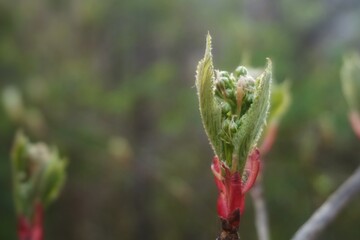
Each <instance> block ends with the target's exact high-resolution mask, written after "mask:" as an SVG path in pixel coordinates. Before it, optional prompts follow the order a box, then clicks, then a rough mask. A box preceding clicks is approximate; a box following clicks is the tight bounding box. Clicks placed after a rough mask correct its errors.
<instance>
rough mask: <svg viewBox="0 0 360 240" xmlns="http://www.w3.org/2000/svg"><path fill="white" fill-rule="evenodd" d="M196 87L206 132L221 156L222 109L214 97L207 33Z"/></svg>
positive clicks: (212, 69)
mask: <svg viewBox="0 0 360 240" xmlns="http://www.w3.org/2000/svg"><path fill="white" fill-rule="evenodd" d="M196 88H197V92H198V97H199V103H200V114H201V118H202V122H203V125H204V128H205V131H206V134H207V136H208V138H209V140H210V144H211V145H212V147H213V150H214V152H215V154H216V155H217V156H219V158H223V157H224V156H222V155H223V154H222V153H223V151H222V148H223V147H222V141H221V139H220V137H219V131H220V129H221V109H220V107H219V106H218V104H217V103H216V101H215V97H214V67H213V61H212V55H211V36H210V34H208V35H207V38H206V50H205V56H204V58H203V59H202V60H201V61H200V62H199V64H198V66H197V71H196Z"/></svg>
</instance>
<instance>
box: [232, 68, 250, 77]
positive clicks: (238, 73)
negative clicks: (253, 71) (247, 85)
mask: <svg viewBox="0 0 360 240" xmlns="http://www.w3.org/2000/svg"><path fill="white" fill-rule="evenodd" d="M235 74H236V76H237V77H240V76H246V75H247V74H248V71H247V69H246V67H244V66H239V67H237V68H236V70H235Z"/></svg>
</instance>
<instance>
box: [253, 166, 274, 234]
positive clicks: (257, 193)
mask: <svg viewBox="0 0 360 240" xmlns="http://www.w3.org/2000/svg"><path fill="white" fill-rule="evenodd" d="M250 193H251V197H252V200H253V204H254V212H255V226H256V231H257V234H258V238H259V240H269V239H270V234H269V222H268V214H267V208H266V203H265V199H264V196H263V185H262V174H261V172H260V174H259V176H258V179H257V181H256V183H255V185H254V186H253V188H252V189H251V191H250Z"/></svg>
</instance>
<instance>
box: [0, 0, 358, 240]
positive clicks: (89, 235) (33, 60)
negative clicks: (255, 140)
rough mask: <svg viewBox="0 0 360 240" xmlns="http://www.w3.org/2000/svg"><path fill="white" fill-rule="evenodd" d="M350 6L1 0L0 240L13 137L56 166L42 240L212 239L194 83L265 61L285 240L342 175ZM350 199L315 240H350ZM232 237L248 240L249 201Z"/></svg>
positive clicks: (352, 157) (211, 189)
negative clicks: (43, 152)
mask: <svg viewBox="0 0 360 240" xmlns="http://www.w3.org/2000/svg"><path fill="white" fill-rule="evenodd" d="M359 29H360V1H358V0H318V1H313V0H304V1H290V0H278V1H277V0H256V1H253V0H244V1H239V0H238V1H234V0H199V1H193V0H176V1H175V0H174V1H169V0H152V1H146V0H131V1H126V0H106V1H105V0H104V1H98V0H72V1H70V0H65V1H60V0H32V1H25V0H8V1H6V0H2V1H0V93H1V104H0V239H1V240H11V239H15V216H14V206H13V203H12V199H11V181H10V177H11V176H10V159H9V151H10V148H11V145H12V141H13V137H14V134H15V132H16V130H17V129H19V128H21V129H23V130H24V131H25V132H26V133H27V134H28V135H29V136H30V137H31V139H32V140H33V141H46V142H48V143H50V144H52V145H56V146H58V148H59V150H60V152H61V154H62V155H64V156H67V158H68V159H69V166H68V179H67V183H66V186H65V188H64V191H63V192H62V195H61V196H60V198H59V199H58V201H56V202H55V203H54V204H53V205H51V206H50V208H49V209H48V211H47V214H46V234H45V235H46V239H51V240H63V239H67V240H75V239H76V240H102V239H106V240H111V239H125V240H126V239H149V240H151V239H167V240H168V239H172V240H177V239H179V240H180V239H214V238H215V237H216V235H217V234H218V232H219V230H220V224H219V222H218V219H217V215H216V210H215V209H216V208H215V205H216V197H217V190H216V188H215V184H214V181H213V176H212V174H211V171H210V163H211V160H212V155H213V153H212V151H211V148H210V146H209V144H208V140H207V138H206V136H205V133H204V130H203V127H202V125H201V120H200V115H199V111H198V102H197V96H196V90H195V88H194V75H195V69H196V65H197V62H198V61H199V60H200V59H201V58H202V56H203V53H204V49H205V36H206V33H207V32H208V31H210V33H211V34H212V37H213V45H214V50H213V53H214V64H215V67H216V68H220V69H225V70H228V71H232V70H233V69H235V67H236V66H237V65H238V64H239V63H240V62H241V61H244V59H246V62H247V63H248V64H250V65H251V66H255V67H262V66H264V64H265V58H266V57H270V58H271V59H272V61H273V63H274V77H275V79H276V80H277V81H278V82H282V81H283V80H284V79H289V80H290V82H291V94H292V104H291V106H290V108H289V111H288V112H287V113H286V115H285V116H284V119H283V121H282V122H281V126H280V132H279V135H278V139H277V141H276V143H275V145H274V147H273V149H272V151H271V153H270V154H269V155H268V156H267V157H266V163H267V164H266V169H265V173H264V174H265V175H264V187H265V194H266V201H267V203H268V207H269V215H270V216H269V217H270V227H271V234H272V238H273V239H276V240H282V239H289V238H290V237H291V236H292V235H293V233H294V232H295V231H296V230H297V229H298V228H299V226H300V225H301V224H302V223H303V222H304V221H305V220H306V219H307V218H308V217H309V216H310V215H311V213H312V212H313V211H314V210H315V209H316V208H317V207H318V206H319V205H320V204H321V203H322V202H323V201H324V200H325V199H326V197H327V196H328V195H329V194H330V193H331V192H332V191H333V190H334V189H336V187H337V186H338V185H339V184H340V183H341V182H343V181H344V180H345V179H346V177H347V176H348V175H349V174H350V173H351V172H352V171H353V170H354V169H355V167H356V166H357V165H358V163H359V159H360V148H359V146H360V142H359V140H358V139H356V137H355V135H354V133H353V132H352V130H351V127H350V125H349V123H348V120H347V113H348V107H347V105H346V102H345V99H344V97H343V95H342V91H341V83H340V80H339V71H340V68H341V64H342V58H343V55H344V54H345V53H346V52H348V51H360V31H359ZM359 221H360V201H359V198H358V199H357V200H355V201H353V202H352V203H351V204H350V205H349V206H347V208H346V209H345V211H344V212H342V213H341V214H340V215H339V217H338V218H337V220H336V221H335V222H334V223H333V224H331V226H330V227H329V228H328V229H327V231H326V232H325V233H324V234H323V235H322V236H321V239H327V240H332V239H349V240H352V239H353V240H355V239H359V237H360V228H359ZM241 233H242V238H244V239H256V231H255V227H254V217H253V208H252V203H251V198H250V197H248V198H247V203H246V214H245V216H244V217H243V218H242V223H241Z"/></svg>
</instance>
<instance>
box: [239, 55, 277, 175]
mask: <svg viewBox="0 0 360 240" xmlns="http://www.w3.org/2000/svg"><path fill="white" fill-rule="evenodd" d="M271 78H272V65H271V61H270V59H268V61H267V66H266V68H265V71H264V72H263V73H262V74H261V75H260V76H259V77H258V78H257V79H256V89H255V98H254V101H253V103H252V104H251V106H250V108H249V110H248V111H247V112H246V113H245V114H244V116H242V118H241V125H240V127H239V130H238V131H237V134H236V135H235V137H234V140H233V145H234V147H235V153H237V154H238V159H237V160H238V163H239V170H240V172H242V170H243V168H244V165H245V162H246V159H247V156H248V155H249V153H250V151H251V150H252V149H253V148H254V147H255V146H256V143H257V141H258V139H259V137H260V135H261V132H262V129H263V127H264V125H265V122H266V117H267V114H268V111H269V107H270V86H271Z"/></svg>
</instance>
